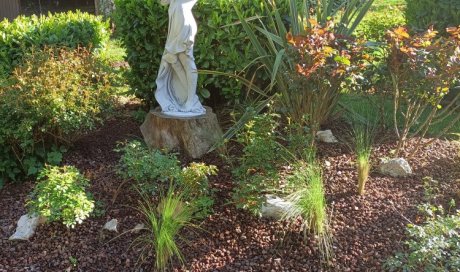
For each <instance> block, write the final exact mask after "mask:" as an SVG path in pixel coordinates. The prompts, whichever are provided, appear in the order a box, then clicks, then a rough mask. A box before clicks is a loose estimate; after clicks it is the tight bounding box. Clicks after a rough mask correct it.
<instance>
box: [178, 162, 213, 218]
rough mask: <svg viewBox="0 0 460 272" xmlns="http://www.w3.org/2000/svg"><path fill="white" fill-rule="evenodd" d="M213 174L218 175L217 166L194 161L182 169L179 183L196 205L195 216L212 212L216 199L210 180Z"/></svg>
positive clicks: (189, 199) (193, 204)
mask: <svg viewBox="0 0 460 272" xmlns="http://www.w3.org/2000/svg"><path fill="white" fill-rule="evenodd" d="M212 175H217V167H216V166H214V165H206V164H204V163H195V162H192V163H190V164H189V165H188V166H187V167H185V168H183V169H182V172H181V174H180V176H179V178H178V182H177V183H178V185H179V186H180V187H181V188H182V190H183V191H184V194H185V196H186V199H187V200H188V201H190V202H191V205H192V206H193V207H194V209H195V211H194V216H195V217H197V218H204V217H206V216H208V215H209V214H211V213H212V206H213V205H214V199H213V198H212V190H211V189H210V188H209V180H208V177H209V176H212Z"/></svg>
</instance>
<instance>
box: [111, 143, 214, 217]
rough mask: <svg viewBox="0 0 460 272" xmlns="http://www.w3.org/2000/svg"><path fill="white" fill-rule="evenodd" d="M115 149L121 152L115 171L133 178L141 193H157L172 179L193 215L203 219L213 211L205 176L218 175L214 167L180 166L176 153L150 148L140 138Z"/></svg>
mask: <svg viewBox="0 0 460 272" xmlns="http://www.w3.org/2000/svg"><path fill="white" fill-rule="evenodd" d="M117 151H118V152H122V153H123V154H122V156H121V158H120V162H119V165H118V169H117V173H118V174H119V175H120V176H121V177H122V178H124V179H126V180H134V181H136V185H137V187H138V188H139V189H140V190H141V191H142V192H143V193H148V194H156V193H158V192H160V191H161V189H162V188H163V187H164V186H166V185H167V184H168V183H170V182H174V184H175V186H176V187H177V188H178V189H180V190H181V191H182V192H183V200H184V201H186V202H187V203H191V205H192V206H193V207H194V217H196V218H203V217H206V216H207V215H209V214H210V213H211V212H212V206H213V204H214V200H213V198H212V190H211V189H210V186H209V180H208V176H211V175H216V174H217V167H216V166H214V165H206V164H204V163H195V162H192V163H190V164H189V165H188V166H187V167H184V168H183V169H181V168H180V162H179V161H178V160H177V157H176V155H175V154H171V153H170V154H165V153H163V152H161V151H159V150H156V149H149V148H147V146H146V145H145V144H143V143H141V142H139V141H132V142H128V143H126V144H124V145H123V146H122V147H120V148H119V149H117Z"/></svg>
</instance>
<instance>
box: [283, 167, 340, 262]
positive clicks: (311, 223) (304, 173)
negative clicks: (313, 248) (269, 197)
mask: <svg viewBox="0 0 460 272" xmlns="http://www.w3.org/2000/svg"><path fill="white" fill-rule="evenodd" d="M288 179H289V182H290V183H292V184H295V186H296V187H297V190H296V191H295V192H293V193H291V194H290V195H288V197H287V200H288V201H289V202H290V203H292V205H291V206H290V207H289V209H288V211H287V212H286V213H285V214H284V216H283V217H284V218H285V219H287V220H290V221H295V220H297V219H298V218H299V217H300V218H302V220H303V231H304V237H305V239H306V236H307V231H308V230H310V232H311V233H313V234H314V235H315V238H316V239H317V241H318V245H319V249H320V252H321V255H322V257H323V258H325V259H326V260H329V259H330V258H331V256H332V254H333V253H332V241H331V238H332V237H331V233H330V229H329V220H328V214H327V209H326V198H325V191H324V186H323V177H322V173H321V168H320V166H319V165H318V164H317V163H313V164H306V163H305V162H303V161H300V162H298V165H297V166H296V169H295V170H294V172H293V173H292V174H291V176H290V177H289V178H288Z"/></svg>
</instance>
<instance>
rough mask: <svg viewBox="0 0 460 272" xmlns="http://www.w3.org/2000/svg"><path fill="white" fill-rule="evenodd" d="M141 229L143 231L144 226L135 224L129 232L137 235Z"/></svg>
mask: <svg viewBox="0 0 460 272" xmlns="http://www.w3.org/2000/svg"><path fill="white" fill-rule="evenodd" d="M143 229H145V225H144V224H142V223H140V224H137V225H136V226H135V227H134V228H133V229H132V230H131V231H132V232H134V233H138V232H140V231H141V230H143Z"/></svg>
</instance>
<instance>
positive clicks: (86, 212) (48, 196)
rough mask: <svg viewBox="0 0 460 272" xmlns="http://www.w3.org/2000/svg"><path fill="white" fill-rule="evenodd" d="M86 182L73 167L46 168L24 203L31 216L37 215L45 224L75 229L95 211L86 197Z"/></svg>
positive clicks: (87, 183)
mask: <svg viewBox="0 0 460 272" xmlns="http://www.w3.org/2000/svg"><path fill="white" fill-rule="evenodd" d="M88 186H89V181H88V180H87V179H86V178H85V177H84V176H82V175H81V174H80V172H79V171H78V169H77V168H75V167H73V166H64V167H57V166H55V167H46V168H44V169H43V170H42V171H41V172H40V174H39V176H38V183H37V184H36V185H35V188H34V190H33V192H32V194H31V196H30V199H29V200H28V202H27V204H26V205H27V208H28V209H29V212H30V213H36V214H38V215H41V216H43V217H45V218H46V219H47V221H48V222H54V221H60V222H62V223H63V224H64V225H66V226H67V227H75V225H77V224H80V223H82V222H83V220H85V219H86V218H88V217H89V216H90V214H91V212H92V211H93V209H94V200H93V197H92V195H91V194H89V193H87V192H86V191H85V190H86V187H88Z"/></svg>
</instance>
